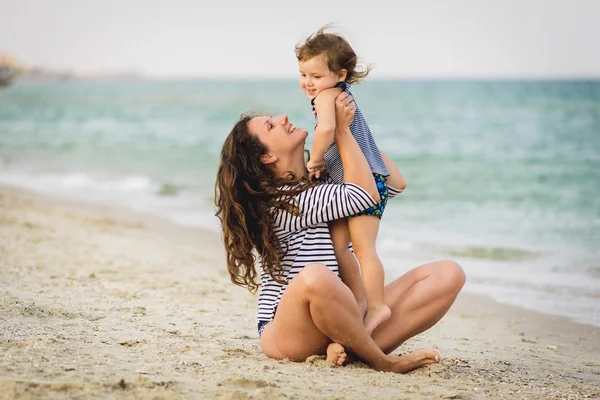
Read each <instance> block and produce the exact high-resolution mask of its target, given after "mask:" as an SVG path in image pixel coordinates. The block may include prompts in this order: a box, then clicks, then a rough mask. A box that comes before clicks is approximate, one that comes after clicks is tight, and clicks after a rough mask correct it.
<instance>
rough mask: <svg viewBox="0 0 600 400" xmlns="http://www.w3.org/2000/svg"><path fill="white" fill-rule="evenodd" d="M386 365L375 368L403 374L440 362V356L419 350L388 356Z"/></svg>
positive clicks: (431, 351) (435, 352)
mask: <svg viewBox="0 0 600 400" xmlns="http://www.w3.org/2000/svg"><path fill="white" fill-rule="evenodd" d="M388 358H389V360H388V362H387V363H386V364H387V365H384V366H379V367H376V369H380V370H382V371H388V372H396V373H399V374H405V373H407V372H410V371H412V370H414V369H417V368H422V367H426V366H427V365H431V364H435V363H438V362H440V354H439V353H438V352H437V351H435V350H429V349H419V350H415V351H413V352H412V353H407V354H404V355H401V356H389V357H388Z"/></svg>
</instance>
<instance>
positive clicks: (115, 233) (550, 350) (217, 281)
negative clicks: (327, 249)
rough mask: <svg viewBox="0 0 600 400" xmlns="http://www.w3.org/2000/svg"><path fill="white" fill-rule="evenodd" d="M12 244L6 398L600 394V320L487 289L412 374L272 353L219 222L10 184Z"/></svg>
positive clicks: (0, 228)
mask: <svg viewBox="0 0 600 400" xmlns="http://www.w3.org/2000/svg"><path fill="white" fill-rule="evenodd" d="M0 246H1V247H0V250H1V252H0V254H1V255H2V257H0V259H1V260H0V272H1V274H2V275H1V277H2V282H1V283H2V287H3V296H2V297H1V299H2V300H1V302H0V311H1V312H0V327H2V329H0V330H1V331H2V332H3V333H2V334H0V337H1V338H2V339H1V343H2V344H1V346H0V347H1V349H2V351H3V353H4V354H5V357H3V359H2V361H1V362H0V393H5V394H6V395H7V396H8V397H6V398H30V397H33V398H35V397H53V398H61V397H71V396H81V397H85V398H104V397H106V396H107V395H117V396H124V397H140V396H141V397H152V396H159V397H163V398H189V397H191V398H194V397H198V396H202V397H205V398H230V399H234V398H280V397H281V396H282V395H283V394H285V395H286V396H287V397H288V398H306V397H309V398H332V397H341V398H364V397H370V398H387V397H395V398H397V397H403V396H404V397H410V398H431V397H438V398H439V397H442V398H479V397H493V398H513V397H519V398H524V397H527V398H539V399H549V398H561V397H565V396H567V395H569V396H572V397H571V398H586V397H585V396H588V398H594V396H596V397H597V396H600V389H598V388H599V387H600V362H598V361H597V358H598V355H599V350H598V349H600V328H598V327H595V326H592V325H584V324H579V323H576V322H571V321H569V320H568V319H566V318H564V317H557V316H552V315H548V314H542V313H539V312H536V311H531V310H527V309H523V308H519V307H515V306H511V305H507V304H502V303H497V302H495V301H494V300H492V299H491V298H487V297H483V296H481V295H477V294H472V293H461V294H460V295H459V298H458V299H457V302H456V303H455V305H454V306H453V307H452V309H451V310H450V311H449V313H448V315H447V316H446V317H445V318H444V319H442V321H441V322H440V323H439V324H438V325H436V326H435V327H434V328H432V329H431V330H429V331H427V332H425V333H424V334H422V335H419V336H417V337H415V338H413V339H411V340H409V341H408V342H407V343H405V344H404V345H403V346H401V348H400V349H399V350H397V351H396V352H395V353H398V352H405V351H409V350H414V349H416V348H420V347H433V348H435V349H437V350H438V351H439V352H440V353H441V356H442V363H440V364H437V365H434V366H432V367H429V368H423V369H421V370H417V371H414V372H412V373H410V374H407V375H402V376H398V375H394V374H386V373H379V372H375V371H373V370H371V369H369V368H366V367H365V366H364V365H362V364H360V363H355V364H352V365H350V366H347V367H333V366H331V365H329V364H328V363H327V362H326V361H325V360H324V358H323V357H313V358H311V359H309V360H308V361H307V362H305V363H292V362H287V361H275V360H269V359H267V358H266V357H265V356H264V355H263V354H262V352H261V351H260V347H259V346H258V338H257V335H256V323H255V318H256V297H255V296H252V295H250V294H249V293H248V292H247V291H246V290H245V289H242V288H239V287H236V286H234V285H233V284H231V283H230V282H229V278H228V276H227V273H226V271H225V267H224V265H223V260H224V259H223V257H224V254H223V253H224V251H223V249H222V248H223V247H222V244H221V241H220V238H219V237H218V235H215V234H214V233H213V232H210V231H202V230H201V229H198V228H187V227H182V226H176V225H174V224H171V223H169V222H166V221H164V220H162V219H160V218H159V217H154V216H150V215H146V214H142V213H136V212H134V211H129V210H126V209H124V208H121V207H118V206H106V205H100V204H91V203H84V202H81V201H76V200H66V199H59V198H55V197H50V196H45V195H39V194H36V193H33V192H29V191H27V190H24V189H17V188H12V187H6V186H1V185H0ZM467 279H468V277H467ZM4 396H5V395H4V394H0V398H5V397H4Z"/></svg>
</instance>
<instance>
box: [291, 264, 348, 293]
mask: <svg viewBox="0 0 600 400" xmlns="http://www.w3.org/2000/svg"><path fill="white" fill-rule="evenodd" d="M298 278H300V281H301V282H302V285H303V286H304V290H305V291H306V292H307V293H317V294H322V293H327V292H329V291H331V290H332V288H333V287H334V285H335V284H336V283H337V282H336V281H339V279H338V277H337V276H336V275H335V274H334V273H333V272H332V271H331V270H329V268H327V266H325V265H324V264H320V263H313V264H308V265H306V266H305V267H304V268H302V271H300V272H299V273H298V275H297V276H296V278H294V279H298Z"/></svg>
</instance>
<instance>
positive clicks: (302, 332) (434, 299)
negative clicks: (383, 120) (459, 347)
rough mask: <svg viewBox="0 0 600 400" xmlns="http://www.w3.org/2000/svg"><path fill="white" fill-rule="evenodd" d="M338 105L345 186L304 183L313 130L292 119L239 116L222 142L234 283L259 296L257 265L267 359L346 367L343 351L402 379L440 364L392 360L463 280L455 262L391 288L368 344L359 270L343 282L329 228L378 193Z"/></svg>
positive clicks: (218, 196)
mask: <svg viewBox="0 0 600 400" xmlns="http://www.w3.org/2000/svg"><path fill="white" fill-rule="evenodd" d="M335 105H336V122H337V127H338V128H336V132H335V137H334V139H335V142H336V145H337V146H338V149H339V152H340V155H341V158H342V164H343V166H344V181H345V183H344V184H341V185H336V184H315V183H311V182H308V181H307V179H306V176H307V171H306V166H305V161H304V143H305V140H306V136H307V132H306V131H304V130H301V129H299V128H296V127H295V126H293V125H292V124H291V123H290V122H289V121H288V118H287V117H286V116H281V117H277V118H271V117H268V116H258V117H253V118H252V117H243V118H242V119H241V120H240V121H239V122H238V123H237V124H236V125H235V126H234V128H233V130H232V131H231V133H230V134H229V136H228V137H227V139H226V140H225V143H224V145H223V149H222V152H221V162H220V166H219V170H218V173H217V183H216V186H215V202H216V204H217V216H218V217H219V219H220V220H221V223H222V226H223V237H224V243H225V248H226V250H227V266H228V270H229V274H230V276H231V280H232V281H233V282H234V283H235V284H237V285H240V286H247V287H248V289H249V290H250V291H255V290H256V289H257V288H258V284H257V282H256V275H257V272H256V270H255V263H258V264H259V266H260V270H261V281H262V284H261V291H260V296H259V302H258V303H259V310H258V330H259V335H260V345H261V348H262V350H263V352H264V353H265V354H266V355H267V356H268V357H272V358H277V359H283V358H289V359H291V360H297V361H302V360H305V359H306V358H307V357H309V356H311V355H316V354H318V355H321V354H327V358H328V359H329V360H331V361H333V362H336V363H338V364H340V365H341V364H342V363H343V362H344V361H345V360H346V349H347V350H349V352H350V353H351V354H354V355H356V356H357V357H359V358H360V359H362V360H364V361H365V362H366V363H368V364H369V365H370V366H372V367H373V368H375V369H377V370H381V371H392V372H400V373H404V372H408V371H410V370H412V369H415V368H419V367H422V366H425V365H429V364H432V363H435V362H438V361H439V354H438V353H437V352H436V351H434V350H428V349H421V350H417V351H415V352H413V353H409V354H405V355H402V356H390V355H388V354H389V353H391V352H392V351H393V350H395V349H396V348H398V346H400V345H401V344H402V343H403V342H404V341H405V340H407V339H408V338H410V337H412V336H414V335H416V334H418V333H420V332H423V331H425V330H426V329H429V328H430V327H431V326H433V325H434V324H435V323H437V322H438V321H439V320H440V319H441V318H442V316H444V314H445V313H446V312H447V311H448V309H449V308H450V306H451V305H452V303H453V302H454V299H455V298H456V296H457V294H458V292H459V291H460V290H461V288H462V286H463V284H464V282H465V275H464V272H463V271H462V269H461V267H460V266H459V265H458V264H456V263H455V262H452V261H440V262H435V263H430V264H426V265H422V266H420V267H417V268H415V269H413V270H411V271H409V272H408V273H406V274H404V275H403V276H402V277H400V278H398V279H396V280H395V281H394V282H392V283H390V284H389V285H388V286H387V287H386V289H385V302H386V304H387V305H388V307H389V308H390V309H391V310H392V316H391V318H390V319H389V320H387V321H386V322H384V323H382V324H381V325H379V326H378V327H377V328H376V329H375V330H374V331H373V333H372V336H369V334H368V333H367V331H366V329H365V327H364V326H363V316H364V305H363V302H362V299H363V297H362V296H364V289H363V288H361V287H360V284H361V280H360V276H359V275H357V274H358V273H359V272H358V271H345V270H344V269H343V266H341V269H342V271H343V272H342V278H343V281H342V280H341V279H340V277H339V275H338V265H337V261H336V259H335V255H334V251H333V245H332V243H331V238H330V236H329V230H328V222H330V221H332V220H335V219H338V218H344V217H347V216H350V215H353V214H355V213H356V212H358V211H360V210H362V209H365V208H368V207H371V206H373V205H375V204H376V203H377V202H378V201H379V194H378V191H377V188H376V186H375V183H374V181H373V177H372V175H371V171H370V168H369V166H368V164H367V161H366V160H365V158H364V156H363V155H362V152H361V151H360V149H359V147H358V145H357V143H356V141H355V140H354V138H353V136H352V134H351V133H350V129H349V125H350V123H351V121H352V118H353V116H354V105H353V103H352V98H351V97H350V96H348V95H347V94H345V93H341V94H340V95H339V96H338V98H337V99H336V104H335ZM359 303H360V305H359Z"/></svg>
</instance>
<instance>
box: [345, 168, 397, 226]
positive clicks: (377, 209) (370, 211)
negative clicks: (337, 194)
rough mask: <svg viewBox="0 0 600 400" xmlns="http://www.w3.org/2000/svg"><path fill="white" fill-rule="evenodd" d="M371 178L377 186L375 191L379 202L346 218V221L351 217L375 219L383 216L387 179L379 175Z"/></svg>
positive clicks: (386, 196)
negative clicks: (370, 217) (377, 193)
mask: <svg viewBox="0 0 600 400" xmlns="http://www.w3.org/2000/svg"><path fill="white" fill-rule="evenodd" d="M373 178H374V179H375V184H376V185H377V191H378V192H379V202H378V203H377V204H375V205H374V206H372V207H369V208H367V209H366V210H363V211H361V212H359V213H358V214H355V215H352V216H350V217H348V219H350V218H352V217H358V216H361V215H374V216H376V217H379V218H381V216H382V215H383V211H384V210H385V206H386V205H387V202H388V196H389V193H388V186H387V179H386V177H385V176H383V175H381V174H373Z"/></svg>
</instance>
